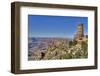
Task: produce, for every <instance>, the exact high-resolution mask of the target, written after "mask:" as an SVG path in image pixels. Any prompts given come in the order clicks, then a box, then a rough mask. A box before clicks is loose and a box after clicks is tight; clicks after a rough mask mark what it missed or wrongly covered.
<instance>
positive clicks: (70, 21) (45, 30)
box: [28, 15, 88, 38]
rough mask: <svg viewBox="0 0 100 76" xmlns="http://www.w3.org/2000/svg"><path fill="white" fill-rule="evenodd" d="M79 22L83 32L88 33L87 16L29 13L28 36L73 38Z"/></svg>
mask: <svg viewBox="0 0 100 76" xmlns="http://www.w3.org/2000/svg"><path fill="white" fill-rule="evenodd" d="M80 23H82V24H83V26H84V34H85V35H88V18H87V17H72V16H47V15H29V16H28V36H29V37H47V38H48V37H49V38H73V37H74V34H75V32H76V30H77V28H76V27H77V25H78V24H80Z"/></svg>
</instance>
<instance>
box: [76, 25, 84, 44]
mask: <svg viewBox="0 0 100 76" xmlns="http://www.w3.org/2000/svg"><path fill="white" fill-rule="evenodd" d="M83 38H84V29H83V24H79V25H78V26H77V32H76V34H75V37H74V40H75V41H77V42H78V43H81V42H82V41H83Z"/></svg>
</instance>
